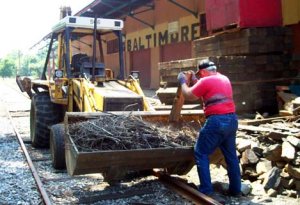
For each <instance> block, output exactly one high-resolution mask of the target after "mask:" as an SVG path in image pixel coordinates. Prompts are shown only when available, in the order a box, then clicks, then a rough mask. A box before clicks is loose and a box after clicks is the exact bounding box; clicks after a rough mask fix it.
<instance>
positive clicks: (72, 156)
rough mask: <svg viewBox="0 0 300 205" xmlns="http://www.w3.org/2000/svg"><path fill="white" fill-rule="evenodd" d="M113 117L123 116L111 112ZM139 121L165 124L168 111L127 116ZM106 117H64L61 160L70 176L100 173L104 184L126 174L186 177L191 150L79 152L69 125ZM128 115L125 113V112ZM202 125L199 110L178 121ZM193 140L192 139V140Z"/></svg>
mask: <svg viewBox="0 0 300 205" xmlns="http://www.w3.org/2000/svg"><path fill="white" fill-rule="evenodd" d="M112 113H114V114H117V115H122V114H125V112H112ZM131 114H132V115H134V116H138V117H141V118H142V119H143V121H148V122H159V123H168V120H169V115H170V111H155V112H139V111H134V112H132V113H131ZM103 115H107V116H108V114H107V113H106V114H105V113H75V112H73V113H66V116H65V128H66V129H65V130H66V134H65V146H66V147H65V148H66V149H65V156H66V166H67V171H68V173H69V174H70V175H80V174H89V173H102V174H103V175H104V178H105V180H106V181H110V180H112V179H118V178H122V177H123V176H124V173H125V172H126V171H142V170H149V169H153V168H163V169H166V170H167V171H168V172H169V173H170V174H179V175H182V174H186V173H187V172H189V171H190V170H191V168H192V167H193V166H194V148H193V146H180V147H166V148H151V149H150V148H149V149H135V150H134V149H133V150H100V151H91V152H81V151H79V150H78V148H77V147H76V145H75V143H74V141H73V139H72V137H71V136H70V135H69V134H68V133H69V130H68V126H67V125H69V124H72V123H78V122H83V121H86V120H89V119H97V118H99V117H100V116H102V117H103ZM127 115H128V112H127ZM193 120H195V121H199V122H203V121H204V115H203V112H202V111H199V110H197V111H196V110H186V111H182V112H181V121H183V122H191V121H193ZM196 137H197V136H195V138H196Z"/></svg>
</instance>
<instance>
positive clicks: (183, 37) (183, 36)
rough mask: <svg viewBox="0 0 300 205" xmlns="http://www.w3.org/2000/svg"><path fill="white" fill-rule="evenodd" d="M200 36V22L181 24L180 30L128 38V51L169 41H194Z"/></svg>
mask: <svg viewBox="0 0 300 205" xmlns="http://www.w3.org/2000/svg"><path fill="white" fill-rule="evenodd" d="M197 38H200V23H193V24H191V25H185V26H181V27H180V29H179V31H178V32H173V33H169V32H168V29H166V30H164V31H159V32H154V33H149V34H146V35H144V36H137V37H134V38H130V39H126V45H125V48H126V51H129V52H130V51H138V50H142V49H147V48H152V47H156V46H161V45H165V44H169V43H178V42H186V41H192V40H195V39H197Z"/></svg>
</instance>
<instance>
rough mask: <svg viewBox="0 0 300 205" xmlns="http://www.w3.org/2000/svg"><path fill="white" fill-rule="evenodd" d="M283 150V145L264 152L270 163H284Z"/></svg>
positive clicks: (276, 145)
mask: <svg viewBox="0 0 300 205" xmlns="http://www.w3.org/2000/svg"><path fill="white" fill-rule="evenodd" d="M281 150H282V146H281V145H279V144H274V145H271V146H270V147H268V148H267V149H265V150H264V152H263V156H264V157H265V158H266V159H268V160H270V161H282V158H281Z"/></svg>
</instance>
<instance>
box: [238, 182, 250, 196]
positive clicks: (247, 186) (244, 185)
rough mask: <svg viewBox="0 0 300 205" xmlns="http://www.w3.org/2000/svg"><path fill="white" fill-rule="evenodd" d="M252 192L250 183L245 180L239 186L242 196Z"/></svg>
mask: <svg viewBox="0 0 300 205" xmlns="http://www.w3.org/2000/svg"><path fill="white" fill-rule="evenodd" d="M251 190H252V186H251V182H250V181H249V180H246V181H244V182H243V183H242V186H241V192H242V193H243V195H244V196H246V195H248V194H250V192H251Z"/></svg>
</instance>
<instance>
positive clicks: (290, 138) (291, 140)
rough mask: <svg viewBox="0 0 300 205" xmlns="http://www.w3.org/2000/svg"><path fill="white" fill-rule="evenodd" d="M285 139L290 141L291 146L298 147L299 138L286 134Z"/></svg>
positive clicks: (299, 145)
mask: <svg viewBox="0 0 300 205" xmlns="http://www.w3.org/2000/svg"><path fill="white" fill-rule="evenodd" d="M287 141H288V142H289V143H291V144H292V145H293V146H295V147H298V148H300V139H298V138H297V137H294V136H288V137H287Z"/></svg>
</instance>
